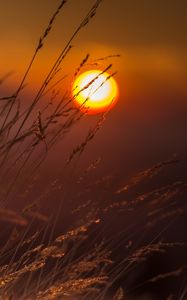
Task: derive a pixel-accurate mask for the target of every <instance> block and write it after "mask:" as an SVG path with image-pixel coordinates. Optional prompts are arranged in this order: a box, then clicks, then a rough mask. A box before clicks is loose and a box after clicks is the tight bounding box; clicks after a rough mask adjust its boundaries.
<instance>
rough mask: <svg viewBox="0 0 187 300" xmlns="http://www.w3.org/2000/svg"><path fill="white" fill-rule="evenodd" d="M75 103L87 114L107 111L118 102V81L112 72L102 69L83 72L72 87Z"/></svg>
mask: <svg viewBox="0 0 187 300" xmlns="http://www.w3.org/2000/svg"><path fill="white" fill-rule="evenodd" d="M72 93H73V97H74V102H75V105H76V106H77V107H78V108H79V109H80V110H81V111H83V112H85V113H87V114H98V113H101V112H105V111H107V110H109V109H111V108H112V107H114V105H115V104H116V102H117V98H118V87H117V83H116V81H115V80H114V78H113V77H112V76H110V74H108V73H106V72H102V71H101V70H90V71H87V72H84V73H82V74H81V75H80V76H79V77H78V78H77V79H76V80H75V82H74V84H73V87H72Z"/></svg>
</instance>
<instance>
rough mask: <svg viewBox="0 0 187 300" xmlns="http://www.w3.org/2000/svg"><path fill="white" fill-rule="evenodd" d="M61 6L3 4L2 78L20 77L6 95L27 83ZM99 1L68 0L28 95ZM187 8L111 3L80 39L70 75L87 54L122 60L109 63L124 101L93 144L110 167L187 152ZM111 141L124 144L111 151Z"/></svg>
mask: <svg viewBox="0 0 187 300" xmlns="http://www.w3.org/2000/svg"><path fill="white" fill-rule="evenodd" d="M59 3H60V2H59V1H57V0H54V1H51V0H40V1H36V0H34V1H33V0H32V1H31V0H28V1H23V0H18V1H11V0H7V1H2V3H1V10H0V38H1V49H0V55H1V66H0V67H1V68H0V76H1V77H2V76H3V75H4V74H6V73H7V72H9V71H13V72H14V74H13V75H12V76H11V77H10V78H9V80H7V81H6V83H5V84H4V86H3V87H2V91H1V93H4V94H8V93H12V92H13V91H14V89H15V88H16V86H17V84H18V83H19V82H20V80H21V78H22V75H23V73H24V70H25V68H26V65H27V64H28V62H29V59H30V57H31V56H32V54H33V51H34V49H35V47H36V45H37V42H38V39H39V37H40V36H41V34H42V32H43V30H44V29H45V28H46V25H47V24H48V20H49V18H50V17H51V15H52V14H53V12H54V10H55V9H56V7H57V6H58V4H59ZM93 3H94V1H92V0H86V1H85V0H80V1H75V0H69V1H67V4H66V5H65V7H64V8H63V10H62V11H61V13H60V15H59V16H58V18H57V19H56V22H55V26H54V27H53V30H52V32H51V34H50V35H49V37H48V39H47V41H46V43H45V47H44V48H43V49H42V51H41V53H40V54H39V57H38V59H37V60H36V64H35V65H34V66H33V69H32V72H31V75H30V77H29V79H28V80H29V82H28V87H27V90H28V93H30V92H31V91H33V90H34V91H35V90H37V87H38V86H39V84H40V83H41V82H42V80H43V78H44V76H45V74H46V72H47V70H49V68H50V67H51V65H52V63H53V61H54V59H55V58H56V57H57V55H58V54H59V52H60V50H61V49H62V47H63V46H64V45H65V42H66V41H67V39H68V37H69V36H70V35H71V34H72V32H73V31H74V30H75V28H76V27H77V25H78V24H79V22H80V20H81V18H82V17H83V16H84V15H85V14H86V12H87V10H88V9H89V7H90V6H91V5H92V4H93ZM186 6H187V4H186V1H182V0H181V1H174V0H172V1H169V0H165V1H161V0H159V1H153V0H151V1H150V0H149V1H148V0H142V1H138V0H136V1H130V0H115V1H114V0H105V1H103V3H102V4H101V6H100V7H99V9H98V11H97V14H96V16H95V17H94V18H93V20H92V21H91V22H90V23H89V24H88V26H86V27H85V28H84V29H83V30H82V31H81V32H80V34H79V35H78V37H77V38H76V39H75V40H74V41H73V48H72V52H71V53H70V55H69V56H68V57H67V61H66V63H65V65H64V70H65V72H67V73H68V72H69V71H70V70H71V71H72V70H73V69H74V68H76V67H77V65H79V63H80V62H81V60H82V59H83V58H84V56H85V55H86V54H87V53H90V55H91V58H93V59H95V58H99V57H103V56H107V55H111V54H120V55H121V57H120V58H114V59H112V61H109V63H110V62H112V63H113V70H114V71H117V75H116V81H117V83H118V85H119V91H120V97H119V101H118V104H117V105H116V107H115V108H114V109H113V111H112V112H111V114H110V116H109V121H108V122H106V124H105V126H104V128H103V130H102V131H101V132H100V133H99V134H98V136H97V139H96V142H95V144H94V143H93V145H92V146H91V151H92V149H94V150H93V151H94V152H95V151H96V152H97V151H98V153H99V152H102V154H103V155H104V157H106V165H111V166H112V165H114V166H118V167H120V166H121V164H120V163H119V161H118V160H119V159H118V158H119V157H121V156H123V162H124V164H125V166H126V167H127V166H128V164H129V168H130V164H135V165H136V167H137V168H141V167H143V165H144V163H145V164H149V163H151V162H154V161H156V160H159V159H161V158H166V157H168V156H170V154H172V153H176V152H177V153H181V154H182V155H184V153H185V151H186V148H187V144H186V142H185V126H186V117H185V115H186V110H187V104H186V96H187V85H186V78H187V76H186V75H187V74H186V73H187V71H186V70H187V68H186V67H187V54H186V53H187V51H186V50H187V41H186V34H187V32H186V31H187V30H186V28H187V24H186V23H187V20H186V14H185V12H186V8H187V7H186ZM107 63H108V62H107ZM67 84H70V82H67ZM70 86H71V85H70ZM92 120H93V118H92V117H90V118H89V119H87V120H86V121H85V124H84V126H85V127H89V126H90V124H91V123H92ZM81 128H82V127H81ZM80 130H81V129H80ZM108 132H110V134H108ZM98 144H99V145H100V146H99V149H98V146H97V145H98ZM106 144H107V145H111V144H115V145H118V146H116V147H115V149H113V150H112V151H110V150H109V151H107V153H106V151H105V145H106ZM95 148H96V149H95ZM155 149H157V151H156V150H155ZM89 151H90V150H89ZM147 153H148V154H149V155H147ZM129 156H130V157H131V159H130V161H129ZM127 158H128V159H127ZM109 161H110V164H109ZM118 167H117V168H118ZM123 167H124V166H123Z"/></svg>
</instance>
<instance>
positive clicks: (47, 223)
mask: <svg viewBox="0 0 187 300" xmlns="http://www.w3.org/2000/svg"><path fill="white" fill-rule="evenodd" d="M68 2H69V1H65V0H63V1H61V2H60V4H59V6H58V7H57V9H56V11H55V12H54V14H53V15H52V17H51V19H50V21H49V23H48V25H47V27H46V29H45V30H44V33H43V34H42V35H41V37H40V39H39V42H38V44H37V46H36V49H35V51H34V54H33V57H32V58H31V61H30V63H29V65H28V67H27V68H26V72H25V74H24V75H23V78H22V80H21V82H20V85H19V86H18V88H17V90H16V92H15V93H14V94H13V95H11V96H6V97H4V96H1V98H0V120H1V128H0V166H1V169H0V173H1V177H0V200H1V207H0V222H1V228H2V230H1V233H2V238H1V241H2V242H1V248H0V297H1V299H2V300H6V299H7V300H8V299H9V300H10V299H25V300H26V299H69V300H72V299H74V300H75V299H76V300H79V299H81V300H82V299H85V300H104V299H106V300H108V299H112V300H122V299H124V300H125V299H139V298H136V296H132V295H133V293H131V290H133V287H131V286H129V283H128V280H127V279H128V276H130V274H131V272H132V273H133V272H134V270H137V273H138V272H139V268H141V267H140V266H142V265H143V264H146V262H147V261H149V259H150V257H152V256H154V255H157V254H159V255H166V256H167V253H168V252H169V251H170V250H172V249H174V250H176V249H183V251H184V250H185V251H186V244H185V242H178V241H172V242H171V241H165V240H163V239H164V232H165V231H166V230H167V228H168V227H169V225H170V223H171V224H172V222H174V221H175V220H177V218H178V217H179V216H183V215H184V214H185V213H186V208H187V206H186V204H185V201H183V200H181V201H180V200H179V199H181V198H182V199H183V197H184V195H185V192H186V184H187V183H186V181H184V180H180V181H174V182H172V183H170V184H165V185H163V186H159V187H157V188H153V189H151V190H149V191H148V190H145V192H143V193H142V191H141V192H137V189H138V187H139V186H141V185H142V186H143V184H144V182H149V181H151V180H153V179H154V178H156V179H157V178H158V176H159V175H160V174H161V173H162V172H164V170H165V169H166V168H172V167H173V166H174V165H175V164H177V163H179V160H178V159H177V158H176V157H172V158H171V159H169V160H166V161H163V162H159V163H157V164H156V165H154V166H153V167H150V168H148V169H146V170H144V171H141V172H138V174H136V175H135V176H133V177H132V178H130V179H129V181H128V182H125V183H124V184H123V185H121V186H119V185H118V184H115V183H114V182H115V181H113V180H114V178H113V177H112V176H110V175H108V174H107V175H106V176H103V177H102V178H97V168H98V167H99V165H100V162H101V158H100V157H99V158H97V159H95V160H94V161H93V162H91V163H90V164H89V165H88V167H87V168H86V169H84V170H83V171H82V173H81V174H79V175H78V178H76V179H75V180H74V181H73V179H72V177H71V176H70V175H69V170H70V172H72V169H71V168H74V166H75V164H76V162H77V161H78V159H79V158H80V156H81V155H82V153H83V152H84V150H85V148H86V147H87V145H88V144H89V143H90V142H91V141H92V140H93V139H94V137H95V135H96V134H97V132H98V130H100V129H101V128H102V126H103V124H104V122H105V120H106V117H107V113H108V112H106V113H104V114H103V115H101V116H99V118H98V120H97V122H96V124H95V126H94V127H93V128H92V129H90V130H89V132H88V134H87V135H86V137H85V139H84V140H83V141H82V142H80V144H79V145H78V146H76V147H75V148H74V149H73V150H72V152H71V153H68V155H67V160H66V162H64V168H63V176H62V174H56V177H55V178H53V179H52V180H51V182H50V184H49V185H48V187H46V186H45V184H43V185H42V188H40V189H38V193H36V190H37V187H38V183H40V180H41V182H42V178H40V177H37V176H36V174H37V172H38V170H39V167H40V166H42V164H43V163H44V161H45V160H46V159H47V155H48V153H49V152H50V150H51V148H53V147H54V146H55V145H56V143H57V142H58V141H59V140H62V138H63V137H65V136H66V135H68V134H69V133H70V132H71V130H72V128H73V127H74V126H76V124H77V123H78V122H80V121H81V120H82V118H84V116H85V114H86V111H85V112H82V111H81V110H78V109H77V108H75V107H74V105H73V97H72V96H71V95H70V93H69V91H68V90H67V91H65V92H64V95H63V96H62V95H61V93H60V92H59V90H58V86H59V84H62V82H63V80H64V79H65V78H66V75H64V74H61V73H62V70H61V66H62V64H63V61H64V60H65V59H66V56H67V55H69V52H70V51H71V48H72V45H71V44H72V41H73V40H74V38H75V37H76V36H77V35H78V34H79V32H80V31H81V30H82V29H83V28H84V27H85V26H86V25H87V24H88V23H89V22H90V21H91V20H92V18H93V17H94V15H95V14H96V12H97V9H98V8H99V5H100V4H101V2H102V0H97V1H95V3H94V5H93V6H92V7H91V9H90V10H89V11H88V13H87V15H86V16H85V18H83V20H81V22H80V25H79V26H78V28H77V29H76V30H75V32H74V33H73V35H72V36H71V37H70V39H69V40H68V41H67V43H66V46H65V47H64V49H62V51H61V53H60V55H59V56H58V58H57V59H56V61H55V62H54V64H53V65H52V67H51V70H50V71H49V73H48V74H46V78H45V80H44V82H43V83H42V85H41V87H40V88H39V90H38V92H37V94H36V96H35V97H34V98H33V99H32V101H31V103H30V104H29V106H28V107H27V108H26V109H23V108H22V105H21V101H20V99H19V98H20V96H21V91H22V90H23V89H24V88H25V82H26V79H27V76H28V74H29V73H30V72H32V66H33V64H34V63H35V61H36V57H37V55H38V53H39V52H40V50H41V48H42V47H44V45H45V40H46V39H47V38H48V35H49V34H51V33H52V29H53V26H54V25H55V20H56V18H57V17H58V16H59V14H60V13H61V12H63V7H64V5H65V4H67V5H68ZM115 57H119V55H109V56H107V57H103V58H98V59H94V60H91V58H90V55H89V54H87V55H86V56H85V57H84V58H83V59H82V61H81V62H79V63H77V67H76V69H75V70H73V71H72V74H71V75H72V77H73V78H75V77H76V76H77V75H78V74H79V73H80V71H81V70H82V69H83V68H87V67H89V66H93V65H95V66H98V65H99V64H102V67H103V72H104V71H107V70H109V69H111V68H112V64H111V63H109V64H108V63H107V64H106V61H107V60H110V59H113V58H115ZM59 74H60V79H58V78H57V75H59ZM101 74H102V73H101ZM114 74H115V73H112V75H114ZM10 75H11V74H9V73H7V75H5V76H4V77H2V78H1V79H0V85H1V84H3V83H4V81H5V80H7V79H8V77H9V76H10ZM112 75H111V76H112ZM96 79H97V78H95V79H93V80H96ZM108 79H109V78H108ZM108 79H107V80H108ZM91 83H92V82H90V84H91ZM87 87H88V86H85V87H84V89H86V88H87ZM80 92H81V91H79V93H80ZM45 97H46V103H47V104H45V106H42V105H41V103H40V102H41V99H43V98H45ZM68 168H69V169H68ZM93 172H95V173H96V175H95V178H96V179H95V181H94V180H92V181H90V182H89V180H87V179H88V178H89V175H90V173H91V174H92V173H93ZM69 181H70V184H69ZM69 185H70V186H73V187H74V196H73V197H72V195H71V193H68V191H69ZM133 189H134V190H135V191H134V190H133ZM140 190H141V189H140ZM103 191H105V196H104V197H103V198H102V195H103ZM106 191H107V194H106ZM33 195H34V199H33ZM36 195H37V196H36ZM69 195H70V196H69ZM131 195H132V196H131ZM12 199H13V200H14V203H13V201H12ZM31 199H33V200H31ZM54 199H55V200H54ZM51 200H52V201H53V202H54V203H53V208H52V209H51V207H50V208H49V209H48V207H47V205H48V204H49V205H51ZM17 201H18V202H19V203H21V204H19V205H13V204H15V203H17ZM179 201H180V206H179ZM64 210H65V213H64ZM111 215H112V217H111ZM129 216H130V219H129ZM137 216H139V217H137ZM110 217H111V218H110ZM61 218H62V219H61ZM118 218H119V219H120V220H123V224H122V225H121V226H119V224H118V223H119V222H118ZM108 220H109V221H108ZM59 224H60V226H59ZM160 224H161V225H162V228H160ZM113 225H114V226H113ZM115 225H117V226H116V229H115ZM59 227H60V233H59ZM112 227H114V228H112ZM108 228H110V229H112V232H111V233H110V230H108ZM145 232H147V233H150V232H151V233H152V234H151V238H147V239H144V237H143V234H144V233H145ZM109 233H110V234H109ZM141 235H142V239H141V238H139V237H140V236H141ZM176 251H180V250H176ZM117 253H118V254H119V257H118V254H117ZM185 271H186V266H181V265H180V266H178V267H177V268H175V269H173V270H167V271H165V272H163V273H158V274H156V275H154V276H152V277H151V278H149V279H147V280H146V281H145V282H144V283H143V284H144V285H145V284H148V283H152V284H154V283H157V282H158V281H164V280H166V279H168V278H171V277H172V278H173V277H174V278H183V274H185ZM133 274H134V273H133ZM135 289H136V288H135ZM131 296H132V297H133V298H132V297H131ZM185 296H186V289H185V288H183V289H182V292H181V294H180V297H178V299H181V300H182V299H185ZM130 297H131V298H130ZM147 299H150V298H148V297H147ZM167 299H177V296H176V295H173V294H171V293H168V297H167Z"/></svg>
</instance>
